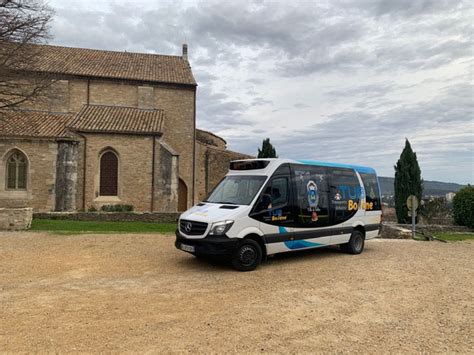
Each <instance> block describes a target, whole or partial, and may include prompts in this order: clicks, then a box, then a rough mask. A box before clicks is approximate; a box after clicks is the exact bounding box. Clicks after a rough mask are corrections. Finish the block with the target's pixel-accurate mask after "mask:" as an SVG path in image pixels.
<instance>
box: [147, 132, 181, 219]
mask: <svg viewBox="0 0 474 355" xmlns="http://www.w3.org/2000/svg"><path fill="white" fill-rule="evenodd" d="M178 166H179V156H178V154H177V153H176V152H175V151H174V150H173V149H172V148H171V147H169V146H168V145H167V144H166V143H164V142H163V141H162V140H158V139H156V144H155V180H154V184H155V188H154V194H155V199H154V201H153V208H152V211H160V212H174V211H177V208H178V180H179V169H178Z"/></svg>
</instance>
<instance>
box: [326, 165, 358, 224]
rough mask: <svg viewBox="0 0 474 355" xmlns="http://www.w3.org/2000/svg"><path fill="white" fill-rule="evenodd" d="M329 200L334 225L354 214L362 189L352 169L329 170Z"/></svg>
mask: <svg viewBox="0 0 474 355" xmlns="http://www.w3.org/2000/svg"><path fill="white" fill-rule="evenodd" d="M330 176H331V188H330V192H329V194H330V198H331V206H332V215H333V217H332V218H333V221H334V223H342V222H344V221H347V220H348V219H349V218H351V217H352V216H353V215H354V214H356V212H357V210H358V209H359V207H360V206H359V204H360V196H361V192H362V189H361V187H360V183H359V179H358V178H357V175H356V174H355V172H354V170H352V169H342V168H337V169H336V168H334V169H331V170H330Z"/></svg>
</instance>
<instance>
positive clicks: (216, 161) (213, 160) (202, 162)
mask: <svg viewBox="0 0 474 355" xmlns="http://www.w3.org/2000/svg"><path fill="white" fill-rule="evenodd" d="M250 158H252V156H250V155H247V154H242V153H237V152H233V151H231V150H226V149H220V148H217V147H215V146H211V145H208V144H203V143H199V142H198V143H197V144H196V176H197V183H196V188H197V200H198V201H201V200H203V199H204V198H205V197H206V196H207V195H208V194H209V193H210V192H211V191H212V189H213V188H214V187H215V186H216V185H217V184H218V183H219V181H221V180H222V178H223V177H224V176H225V175H226V174H227V172H228V171H229V166H230V162H231V161H232V160H239V159H250Z"/></svg>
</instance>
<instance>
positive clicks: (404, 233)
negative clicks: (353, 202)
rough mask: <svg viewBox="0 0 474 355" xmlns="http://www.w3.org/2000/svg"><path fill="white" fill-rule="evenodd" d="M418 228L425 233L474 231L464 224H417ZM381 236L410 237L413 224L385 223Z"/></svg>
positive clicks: (390, 237)
mask: <svg viewBox="0 0 474 355" xmlns="http://www.w3.org/2000/svg"><path fill="white" fill-rule="evenodd" d="M416 230H417V231H420V232H425V233H433V232H472V229H470V228H469V227H464V226H449V225H437V224H417V225H416ZM380 237H381V238H388V239H410V238H411V224H396V223H383V225H382V233H381V236H380Z"/></svg>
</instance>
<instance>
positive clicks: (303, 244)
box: [285, 240, 326, 249]
mask: <svg viewBox="0 0 474 355" xmlns="http://www.w3.org/2000/svg"><path fill="white" fill-rule="evenodd" d="M285 245H286V247H287V248H290V249H302V248H314V247H325V246H326V244H322V243H314V242H308V241H307V240H288V241H286V242H285Z"/></svg>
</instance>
